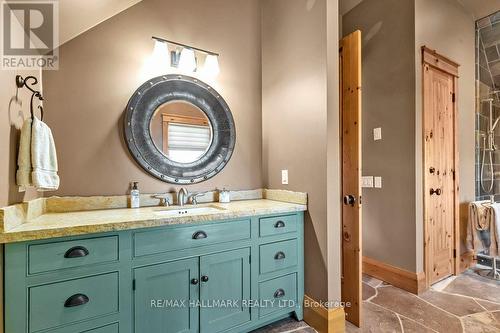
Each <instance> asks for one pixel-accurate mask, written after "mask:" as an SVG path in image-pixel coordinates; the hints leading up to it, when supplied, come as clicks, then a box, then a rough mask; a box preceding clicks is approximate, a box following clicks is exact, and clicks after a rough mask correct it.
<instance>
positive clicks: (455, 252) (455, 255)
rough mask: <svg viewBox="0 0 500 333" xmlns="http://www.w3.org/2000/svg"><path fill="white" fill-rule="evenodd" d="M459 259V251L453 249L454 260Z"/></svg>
mask: <svg viewBox="0 0 500 333" xmlns="http://www.w3.org/2000/svg"><path fill="white" fill-rule="evenodd" d="M456 257H457V249H453V259H455V258H456Z"/></svg>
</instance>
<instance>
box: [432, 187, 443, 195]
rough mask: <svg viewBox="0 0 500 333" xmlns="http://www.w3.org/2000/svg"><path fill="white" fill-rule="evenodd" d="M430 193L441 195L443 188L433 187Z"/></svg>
mask: <svg viewBox="0 0 500 333" xmlns="http://www.w3.org/2000/svg"><path fill="white" fill-rule="evenodd" d="M430 193H431V195H433V194H436V195H441V189H440V188H437V189H433V188H431V191H430Z"/></svg>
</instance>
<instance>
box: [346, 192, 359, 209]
mask: <svg viewBox="0 0 500 333" xmlns="http://www.w3.org/2000/svg"><path fill="white" fill-rule="evenodd" d="M355 203H356V198H355V197H354V195H352V194H349V195H346V196H345V197H344V205H350V206H351V207H354V204H355Z"/></svg>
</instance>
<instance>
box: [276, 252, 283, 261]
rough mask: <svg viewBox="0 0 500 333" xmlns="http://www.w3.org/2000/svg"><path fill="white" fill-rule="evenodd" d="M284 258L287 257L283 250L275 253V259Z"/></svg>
mask: <svg viewBox="0 0 500 333" xmlns="http://www.w3.org/2000/svg"><path fill="white" fill-rule="evenodd" d="M283 259H285V253H284V252H282V251H279V252H277V253H276V254H275V255H274V260H283Z"/></svg>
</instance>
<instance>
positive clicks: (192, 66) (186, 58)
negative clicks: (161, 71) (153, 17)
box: [152, 36, 220, 78]
mask: <svg viewBox="0 0 500 333" xmlns="http://www.w3.org/2000/svg"><path fill="white" fill-rule="evenodd" d="M152 38H153V39H154V40H155V41H156V43H155V51H156V50H157V49H160V50H162V51H163V50H165V49H168V44H171V45H175V46H176V50H173V51H171V52H170V66H171V67H173V68H178V69H180V70H182V71H183V72H200V73H201V74H203V75H206V76H208V77H212V78H213V77H216V76H217V75H218V74H219V72H220V68H219V54H218V53H215V52H211V51H207V50H203V49H200V48H197V47H194V46H189V45H186V44H181V43H177V42H174V41H171V40H167V39H163V38H160V37H154V36H153V37H152ZM156 44H163V45H164V47H160V46H157V45H156ZM162 53H165V52H162ZM197 53H202V54H205V55H206V56H205V62H204V64H203V67H201V68H200V67H199V61H198V60H199V57H197V56H196V55H197ZM167 54H168V52H167Z"/></svg>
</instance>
